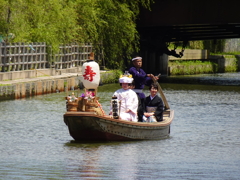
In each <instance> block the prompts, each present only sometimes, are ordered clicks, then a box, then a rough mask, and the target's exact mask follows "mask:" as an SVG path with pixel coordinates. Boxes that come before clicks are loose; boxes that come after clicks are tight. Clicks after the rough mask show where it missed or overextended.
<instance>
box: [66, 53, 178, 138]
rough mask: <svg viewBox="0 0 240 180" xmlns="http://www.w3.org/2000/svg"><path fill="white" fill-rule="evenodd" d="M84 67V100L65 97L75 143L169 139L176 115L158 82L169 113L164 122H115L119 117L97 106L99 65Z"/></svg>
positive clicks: (90, 62) (69, 125)
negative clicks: (85, 141) (108, 113)
mask: <svg viewBox="0 0 240 180" xmlns="http://www.w3.org/2000/svg"><path fill="white" fill-rule="evenodd" d="M91 55H92V56H91ZM93 56H94V55H93V53H91V54H90V59H94V57H93ZM83 67H84V68H83V69H82V72H84V73H85V74H84V75H83V77H84V79H83V83H84V87H85V88H86V89H85V93H84V95H85V97H78V98H75V96H74V94H73V95H72V97H66V100H67V112H66V113H65V114H64V122H65V124H66V125H67V126H68V129H69V133H70V135H71V136H72V137H73V138H74V139H75V140H77V141H81V140H87V141H88V140H90V141H126V140H150V139H162V138H166V137H168V136H169V134H170V125H171V122H172V120H173V117H174V111H173V110H170V107H169V105H168V102H167V100H166V98H165V96H164V94H163V92H162V89H161V87H160V85H159V83H158V82H156V81H155V82H156V83H157V84H158V91H159V93H160V95H161V97H162V99H163V102H164V105H165V109H166V110H165V111H164V114H163V121H161V122H154V123H146V122H132V121H127V120H122V119H115V118H116V117H113V116H109V115H105V113H104V111H103V110H102V108H101V105H100V103H99V102H98V100H99V97H97V96H96V94H97V93H96V92H97V87H98V85H99V80H100V72H99V67H98V64H97V63H95V62H93V61H92V60H91V61H89V62H86V63H84V64H83ZM90 89H91V90H90ZM91 91H92V92H91ZM91 94H92V95H91Z"/></svg>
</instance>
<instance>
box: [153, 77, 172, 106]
mask: <svg viewBox="0 0 240 180" xmlns="http://www.w3.org/2000/svg"><path fill="white" fill-rule="evenodd" d="M153 82H154V83H156V84H157V86H158V92H159V94H160V95H161V97H162V100H163V102H164V105H165V110H167V109H170V106H169V104H168V102H167V99H166V97H165V95H164V93H163V91H162V88H161V86H160V84H159V83H158V82H157V80H156V79H153Z"/></svg>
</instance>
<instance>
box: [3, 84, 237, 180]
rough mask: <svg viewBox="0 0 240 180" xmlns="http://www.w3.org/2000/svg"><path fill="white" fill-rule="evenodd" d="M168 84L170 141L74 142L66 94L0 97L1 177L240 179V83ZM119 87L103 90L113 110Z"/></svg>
mask: <svg viewBox="0 0 240 180" xmlns="http://www.w3.org/2000/svg"><path fill="white" fill-rule="evenodd" d="M161 86H162V88H163V91H164V92H165V95H166V98H167V99H168V101H169V105H170V107H171V108H172V109H174V110H175V118H174V120H173V123H172V126H171V134H170V137H169V138H167V139H164V140H153V141H133V142H107V143H106V142H76V141H73V139H72V138H71V136H70V135H69V132H68V129H67V126H66V125H65V124H64V122H63V114H64V112H65V110H66V109H65V100H64V97H65V96H66V93H55V94H48V95H43V96H37V97H34V98H28V99H21V100H13V101H3V102H0V111H1V116H0V123H1V126H0V179H64V180H65V179H233V180H234V179H239V176H240V172H239V169H240V156H239V148H240V138H239V137H240V125H239V124H240V122H239V121H240V119H239V117H240V111H239V107H240V86H220V85H205V84H203V85H202V84H183V83H181V84H168V83H162V84H161ZM119 88H120V86H119V84H109V85H104V86H101V87H100V88H99V90H98V95H99V96H100V97H101V99H100V102H101V103H102V105H103V108H104V110H105V111H106V112H108V110H109V106H110V99H111V96H112V94H113V92H114V91H115V90H116V89H119ZM81 92H82V90H81V91H80V92H79V93H81ZM76 93H77V91H76ZM145 93H146V94H148V93H149V92H148V90H145Z"/></svg>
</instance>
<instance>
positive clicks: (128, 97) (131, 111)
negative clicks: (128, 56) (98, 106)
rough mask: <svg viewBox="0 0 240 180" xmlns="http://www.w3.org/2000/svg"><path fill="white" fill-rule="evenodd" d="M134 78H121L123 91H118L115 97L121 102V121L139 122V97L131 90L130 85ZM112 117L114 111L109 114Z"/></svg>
mask: <svg viewBox="0 0 240 180" xmlns="http://www.w3.org/2000/svg"><path fill="white" fill-rule="evenodd" d="M132 81H133V78H131V77H128V76H123V77H122V76H121V77H120V79H119V82H120V85H121V86H122V88H121V89H118V90H117V91H116V92H115V93H114V94H113V96H116V97H117V99H118V101H120V103H119V106H120V109H119V116H120V119H123V120H127V121H134V122H137V121H138V118H137V109H138V97H137V94H136V93H135V92H134V91H133V90H131V89H130V86H129V85H130V84H131V83H132ZM109 114H110V115H112V111H111V112H110V113H109Z"/></svg>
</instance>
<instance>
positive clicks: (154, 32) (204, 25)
mask: <svg viewBox="0 0 240 180" xmlns="http://www.w3.org/2000/svg"><path fill="white" fill-rule="evenodd" d="M239 5H240V1H239V0H231V1H229V0H201V1H193V0H155V3H154V4H153V5H152V6H151V11H149V10H146V9H143V10H141V14H140V18H139V21H138V22H137V29H138V31H139V33H140V36H141V40H143V41H145V40H147V39H151V40H155V41H156V40H157V41H162V42H175V41H194V40H210V39H231V38H240V16H239Z"/></svg>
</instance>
